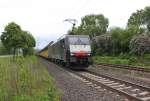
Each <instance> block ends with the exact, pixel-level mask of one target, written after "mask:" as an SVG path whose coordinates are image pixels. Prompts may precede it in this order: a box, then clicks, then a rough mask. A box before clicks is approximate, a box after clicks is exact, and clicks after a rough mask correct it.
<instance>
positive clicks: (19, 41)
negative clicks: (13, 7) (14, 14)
mask: <svg viewBox="0 0 150 101" xmlns="http://www.w3.org/2000/svg"><path fill="white" fill-rule="evenodd" d="M1 41H2V43H3V45H4V47H6V48H7V49H9V50H12V51H13V55H14V56H15V55H16V54H17V51H18V50H20V49H22V50H24V49H27V50H28V49H29V48H33V47H35V39H34V38H33V36H32V35H31V34H30V33H29V32H26V31H23V30H22V29H21V27H20V26H19V25H18V24H16V23H14V22H11V23H8V25H6V27H5V28H4V32H2V35H1ZM23 53H24V52H23ZM25 55H27V54H24V56H25Z"/></svg>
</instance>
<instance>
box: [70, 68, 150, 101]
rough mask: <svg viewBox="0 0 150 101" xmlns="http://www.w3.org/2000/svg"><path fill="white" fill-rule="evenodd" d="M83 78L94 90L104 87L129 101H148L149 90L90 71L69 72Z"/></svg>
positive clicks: (149, 98) (149, 99) (149, 96)
mask: <svg viewBox="0 0 150 101" xmlns="http://www.w3.org/2000/svg"><path fill="white" fill-rule="evenodd" d="M69 71H70V70H69ZM71 72H72V73H74V74H75V75H77V76H79V77H81V78H83V79H84V80H85V82H88V83H91V84H93V86H95V88H99V87H100V88H101V87H104V88H106V89H108V90H110V91H113V92H117V93H118V94H119V95H122V96H124V97H126V98H127V99H128V100H130V101H150V88H149V87H146V86H141V85H137V84H134V83H131V82H127V81H124V80H120V79H116V78H113V77H109V76H105V75H100V74H96V73H95V72H91V71H88V70H86V71H71Z"/></svg>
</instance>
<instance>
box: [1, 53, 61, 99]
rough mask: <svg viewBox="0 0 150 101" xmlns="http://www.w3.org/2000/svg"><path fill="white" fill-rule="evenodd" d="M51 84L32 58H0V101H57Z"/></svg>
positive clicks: (57, 92) (51, 81)
mask: <svg viewBox="0 0 150 101" xmlns="http://www.w3.org/2000/svg"><path fill="white" fill-rule="evenodd" d="M53 82H54V80H53V78H52V77H51V76H50V75H49V73H48V71H47V70H46V69H45V68H44V67H43V66H42V65H41V64H40V63H39V62H38V59H37V58H36V57H34V56H30V57H27V58H22V57H19V58H18V59H17V60H16V61H15V62H13V61H12V58H0V101H59V100H60V93H59V91H58V90H57V89H56V87H55V85H54V83H53Z"/></svg>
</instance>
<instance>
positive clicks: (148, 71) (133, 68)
mask: <svg viewBox="0 0 150 101" xmlns="http://www.w3.org/2000/svg"><path fill="white" fill-rule="evenodd" d="M96 65H97V66H105V67H108V66H109V67H113V68H120V69H128V70H132V71H139V72H145V73H150V69H148V68H142V67H135V66H129V65H119V64H106V63H96Z"/></svg>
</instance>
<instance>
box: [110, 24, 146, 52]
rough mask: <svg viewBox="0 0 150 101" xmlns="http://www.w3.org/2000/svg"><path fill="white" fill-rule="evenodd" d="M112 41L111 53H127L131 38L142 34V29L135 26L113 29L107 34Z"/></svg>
mask: <svg viewBox="0 0 150 101" xmlns="http://www.w3.org/2000/svg"><path fill="white" fill-rule="evenodd" d="M109 33H110V34H111V39H112V41H111V42H112V53H114V54H119V53H128V52H129V51H130V49H129V43H130V40H131V39H132V37H133V36H135V35H138V34H141V33H143V30H142V29H139V28H138V27H136V26H130V27H128V28H126V29H121V28H113V29H111V30H110V32H109Z"/></svg>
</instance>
